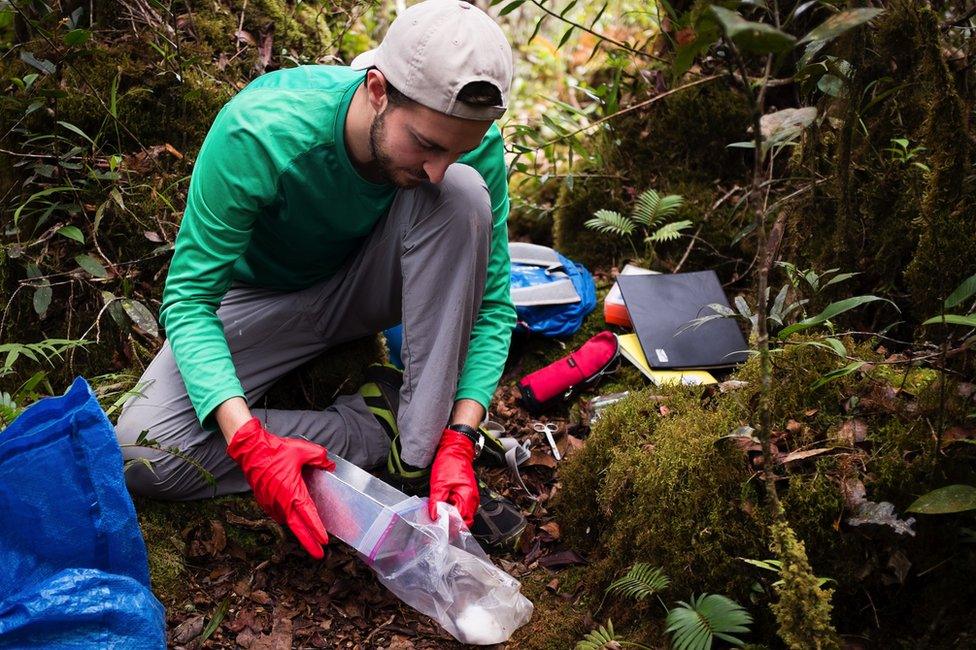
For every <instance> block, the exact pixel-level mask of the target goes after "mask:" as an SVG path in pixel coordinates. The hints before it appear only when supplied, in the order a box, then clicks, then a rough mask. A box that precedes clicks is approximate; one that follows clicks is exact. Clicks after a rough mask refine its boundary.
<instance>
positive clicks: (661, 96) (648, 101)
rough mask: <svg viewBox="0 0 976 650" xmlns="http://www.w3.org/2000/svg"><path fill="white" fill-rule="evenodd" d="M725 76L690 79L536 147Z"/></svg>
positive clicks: (571, 135) (542, 146)
mask: <svg viewBox="0 0 976 650" xmlns="http://www.w3.org/2000/svg"><path fill="white" fill-rule="evenodd" d="M723 76H724V75H720V74H716V75H712V76H710V77H702V78H701V79H697V80H695V81H690V82H688V83H686V84H683V85H681V86H678V87H677V88H672V89H671V90H667V91H665V92H663V93H660V94H658V95H654V96H653V97H651V98H650V99H646V100H644V101H642V102H638V103H636V104H633V105H631V106H628V107H627V108H623V109H621V110H619V111H617V112H616V113H614V114H613V115H607V116H606V117H601V118H600V119H598V120H597V121H595V122H591V123H590V124H588V125H586V126H583V127H580V128H578V129H576V130H575V131H571V132H569V133H565V134H563V135H560V136H556V137H555V138H553V139H551V140H548V141H546V142H544V143H542V144H541V145H539V146H538V147H536V148H537V149H545V148H546V147H548V146H549V145H551V144H555V143H557V142H559V141H560V140H565V139H567V138H571V137H573V136H574V135H576V134H578V133H582V132H583V131H589V130H590V129H592V128H593V127H595V126H599V125H600V124H603V123H604V122H609V121H610V120H612V119H614V118H615V117H620V116H621V115H623V114H624V113H630V112H631V111H636V110H638V109H641V108H644V107H645V106H649V105H650V104H653V103H654V102H656V101H659V100H661V99H664V98H666V97H670V96H671V95H673V94H675V93H677V92H679V91H682V90H686V89H688V88H691V87H693V86H699V85H701V84H703V83H707V82H709V81H715V80H716V79H720V78H722V77H723Z"/></svg>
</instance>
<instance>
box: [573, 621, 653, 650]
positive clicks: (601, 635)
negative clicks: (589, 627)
mask: <svg viewBox="0 0 976 650" xmlns="http://www.w3.org/2000/svg"><path fill="white" fill-rule="evenodd" d="M623 646H628V647H632V648H647V649H648V650H650V648H649V647H648V646H646V645H641V644H640V643H634V642H632V641H626V640H624V639H622V638H621V637H619V636H617V633H616V632H614V631H613V621H611V620H610V619H607V625H606V627H604V626H602V625H601V626H599V627H598V628H597V629H595V630H593V631H592V632H590V633H588V634H587V635H586V636H584V637H583V640H582V641H579V642H577V643H576V650H614V648H620V647H623Z"/></svg>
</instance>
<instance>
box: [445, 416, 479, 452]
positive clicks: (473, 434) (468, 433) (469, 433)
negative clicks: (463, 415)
mask: <svg viewBox="0 0 976 650" xmlns="http://www.w3.org/2000/svg"><path fill="white" fill-rule="evenodd" d="M447 428H448V429H450V430H451V431H457V432H458V433H460V434H461V435H462V436H464V437H465V438H467V439H468V440H470V441H471V442H473V443H474V457H475V458H477V457H478V456H480V455H481V450H482V449H484V448H485V434H483V433H481V431H479V430H478V429H475V428H474V427H469V426H468V425H466V424H452V425H450V426H448V427H447Z"/></svg>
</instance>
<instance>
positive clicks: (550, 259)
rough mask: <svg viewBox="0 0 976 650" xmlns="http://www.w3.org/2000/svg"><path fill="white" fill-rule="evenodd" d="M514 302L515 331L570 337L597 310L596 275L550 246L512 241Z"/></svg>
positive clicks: (510, 248)
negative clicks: (516, 321)
mask: <svg viewBox="0 0 976 650" xmlns="http://www.w3.org/2000/svg"><path fill="white" fill-rule="evenodd" d="M508 249H509V254H510V255H511V258H512V302H514V303H515V313H516V314H517V316H518V323H517V324H516V326H515V329H516V331H522V332H531V333H533V334H541V335H542V336H569V335H571V334H574V333H576V331H577V330H578V329H579V328H580V326H581V325H582V324H583V320H584V319H585V318H586V317H587V316H588V315H589V313H590V312H592V311H593V309H594V308H595V307H596V286H595V285H594V283H593V276H592V275H590V272H589V271H587V270H586V267H584V266H583V265H582V264H578V263H576V262H574V261H572V260H571V259H569V258H568V257H565V256H563V255H561V254H559V253H557V252H556V251H554V250H553V249H551V248H549V247H548V246H539V245H538V244H525V243H521V242H513V243H511V244H509V246H508Z"/></svg>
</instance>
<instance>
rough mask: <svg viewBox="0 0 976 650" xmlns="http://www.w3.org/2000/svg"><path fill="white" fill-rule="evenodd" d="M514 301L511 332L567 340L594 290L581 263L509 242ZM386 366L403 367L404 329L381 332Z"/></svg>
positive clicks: (592, 302) (580, 321)
mask: <svg viewBox="0 0 976 650" xmlns="http://www.w3.org/2000/svg"><path fill="white" fill-rule="evenodd" d="M508 252H509V255H510V256H511V259H512V274H511V278H512V302H514V303H515V313H516V316H517V322H516V324H515V331H517V332H518V331H520V332H531V333H533V334H541V335H542V336H570V335H572V334H575V333H576V331H577V330H578V329H579V328H580V326H581V325H582V324H583V320H584V319H585V318H586V317H587V316H588V315H589V313H590V312H592V311H593V309H594V308H596V285H595V284H594V283H593V276H592V275H590V272H589V271H587V270H586V267H585V266H583V265H582V264H578V263H576V262H574V261H572V260H571V259H569V258H568V257H566V256H564V255H561V254H560V253H557V252H556V251H554V250H553V249H551V248H549V247H548V246H539V245H538V244H525V243H521V242H512V243H511V244H509V245H508ZM383 334H384V335H385V336H386V344H387V348H388V349H389V353H390V363H392V364H394V365H395V366H396V367H397V368H401V369H402V368H403V361H402V360H401V358H400V346H401V345H402V343H403V326H402V325H396V326H395V327H391V328H389V329H388V330H386V331H384V332H383Z"/></svg>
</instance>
